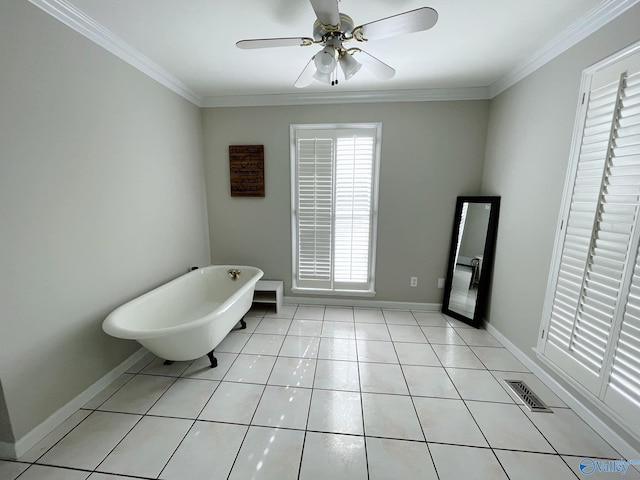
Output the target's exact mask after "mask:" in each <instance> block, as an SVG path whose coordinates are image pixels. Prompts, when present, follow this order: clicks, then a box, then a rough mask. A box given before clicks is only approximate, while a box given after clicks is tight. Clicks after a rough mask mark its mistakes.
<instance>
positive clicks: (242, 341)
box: [215, 332, 251, 353]
mask: <svg viewBox="0 0 640 480" xmlns="http://www.w3.org/2000/svg"><path fill="white" fill-rule="evenodd" d="M250 337H251V334H249V333H241V332H230V333H229V334H228V335H227V336H226V337H224V340H222V341H221V342H220V343H219V344H218V346H217V347H216V348H215V351H216V352H226V353H240V352H241V351H242V349H243V348H244V346H245V345H246V344H247V342H248V341H249V338H250Z"/></svg>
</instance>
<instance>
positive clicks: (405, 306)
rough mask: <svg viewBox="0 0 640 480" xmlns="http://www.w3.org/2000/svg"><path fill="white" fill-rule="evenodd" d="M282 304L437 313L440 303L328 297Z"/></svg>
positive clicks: (303, 299)
mask: <svg viewBox="0 0 640 480" xmlns="http://www.w3.org/2000/svg"><path fill="white" fill-rule="evenodd" d="M284 303H288V304H293V305H329V306H332V307H363V308H388V309H390V310H421V311H424V312H439V311H440V310H441V309H442V304H440V303H418V302H390V301H386V300H368V299H353V298H329V297H284Z"/></svg>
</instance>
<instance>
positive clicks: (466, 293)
mask: <svg viewBox="0 0 640 480" xmlns="http://www.w3.org/2000/svg"><path fill="white" fill-rule="evenodd" d="M499 210H500V197H458V200H457V202H456V213H455V217H454V222H453V232H452V234H451V249H450V251H449V263H448V265H447V276H446V281H445V286H444V298H443V300H442V313H444V314H445V315H448V316H450V317H453V318H456V319H458V320H460V321H463V322H465V323H468V324H469V325H471V326H473V327H476V328H480V327H481V326H482V319H483V316H484V313H485V309H486V306H487V301H488V295H489V281H490V278H491V270H492V267H493V256H494V252H495V245H496V234H497V231H498V212H499Z"/></svg>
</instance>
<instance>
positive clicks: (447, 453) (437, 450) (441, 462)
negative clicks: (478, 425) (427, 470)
mask: <svg viewBox="0 0 640 480" xmlns="http://www.w3.org/2000/svg"><path fill="white" fill-rule="evenodd" d="M429 450H431V456H432V457H433V461H434V462H435V464H436V470H437V471H438V475H439V477H440V480H461V479H466V478H473V479H474V480H500V479H504V480H507V478H508V477H507V476H506V475H505V473H504V470H502V467H501V466H500V463H499V462H498V460H497V459H496V457H495V455H494V454H493V452H492V451H491V450H490V449H487V448H474V447H461V446H456V445H440V444H437V443H434V444H431V443H430V444H429Z"/></svg>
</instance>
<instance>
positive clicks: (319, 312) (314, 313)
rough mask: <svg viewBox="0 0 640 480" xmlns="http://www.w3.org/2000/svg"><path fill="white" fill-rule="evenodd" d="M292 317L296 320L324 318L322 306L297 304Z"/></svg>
mask: <svg viewBox="0 0 640 480" xmlns="http://www.w3.org/2000/svg"><path fill="white" fill-rule="evenodd" d="M293 318H294V319H296V320H324V306H316V305H298V309H297V310H296V313H295V315H294V316H293Z"/></svg>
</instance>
